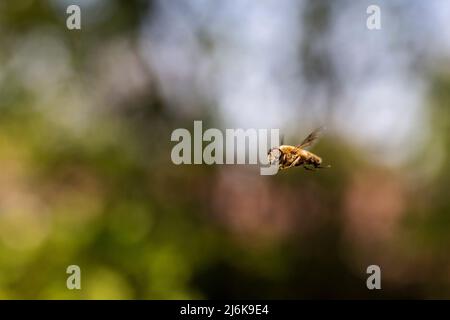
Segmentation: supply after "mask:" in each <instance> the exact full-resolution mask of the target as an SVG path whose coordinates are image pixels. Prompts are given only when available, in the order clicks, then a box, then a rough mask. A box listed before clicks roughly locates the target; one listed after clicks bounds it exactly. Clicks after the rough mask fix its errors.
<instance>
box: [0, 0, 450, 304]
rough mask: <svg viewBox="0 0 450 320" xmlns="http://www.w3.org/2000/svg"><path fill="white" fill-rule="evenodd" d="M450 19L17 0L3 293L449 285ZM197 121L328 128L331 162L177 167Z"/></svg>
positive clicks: (9, 73) (395, 7) (0, 68)
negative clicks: (178, 152)
mask: <svg viewBox="0 0 450 320" xmlns="http://www.w3.org/2000/svg"><path fill="white" fill-rule="evenodd" d="M70 4H78V5H79V6H80V7H81V14H82V16H81V17H82V29H81V30H78V31H77V30H74V31H70V30H68V29H67V28H66V18H67V16H68V15H67V14H66V8H67V6H68V5H70ZM371 4H376V5H378V6H380V8H381V24H382V28H381V30H375V31H371V30H368V29H367V27H366V19H367V17H368V14H367V13H366V9H367V7H368V6H369V5H371ZM449 21H450V2H448V1H443V0H442V1H441V0H432V1H418V0H417V1H407V0H397V1H345V0H339V1H322V0H319V1H317V0H314V1H301V0H299V1H293V0H292V1H291V0H281V1H275V0H274V1H269V0H262V1H249V0H243V1H238V0H229V1H208V0H192V1H182V0H173V1H163V0H159V1H156V0H155V1H138V0H135V1H128V0H127V1H125V0H84V1H81V0H79V1H76V0H73V1H68V0H67V1H66V0H64V1H57V0H53V1H44V0H21V1H1V2H0V298H2V299H33V298H41V299H180V298H181V299H184V298H187V299H191V298H201V299H203V298H276V299H293V298H374V299H375V298H450V255H449V247H450V232H449V231H450V198H449V194H448V191H449V185H450V183H449V182H450V173H449V170H448V169H449V168H448V164H449V152H450V130H449V129H450V127H449V124H450V117H449V110H450V28H449V23H450V22H449ZM194 120H203V124H204V128H209V127H215V128H221V129H225V128H280V130H281V132H282V133H283V134H284V136H285V142H286V143H290V144H296V143H299V142H300V141H301V140H302V139H303V138H304V136H306V135H307V134H308V133H309V132H310V131H311V130H312V129H313V128H315V127H317V126H319V125H325V126H326V127H327V131H326V134H325V135H324V137H323V138H322V140H321V141H320V143H318V144H317V145H316V146H315V147H314V149H312V151H313V152H315V153H317V154H319V155H320V156H322V157H323V158H324V162H325V163H330V164H331V165H332V169H330V170H323V171H320V172H309V171H305V170H301V169H297V168H296V169H291V170H287V171H283V172H280V173H279V174H278V175H276V176H261V175H259V167H258V166H249V165H247V166H246V165H221V166H219V165H217V166H207V165H179V166H177V165H174V164H173V163H172V162H171V159H170V151H171V149H172V147H173V146H174V144H175V143H173V142H171V141H170V134H171V132H172V131H173V130H174V129H176V128H187V129H189V130H193V121H194ZM72 264H76V265H79V266H80V267H81V275H82V280H81V285H82V290H79V291H77V290H72V291H71V290H68V289H67V288H66V278H67V276H68V275H67V274H66V268H67V266H68V265H72ZM371 264H377V265H379V266H380V267H381V272H382V290H378V291H377V290H374V291H369V290H368V289H367V288H366V279H367V276H368V275H367V274H366V268H367V266H368V265H371Z"/></svg>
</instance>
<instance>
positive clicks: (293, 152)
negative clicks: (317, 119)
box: [267, 127, 330, 170]
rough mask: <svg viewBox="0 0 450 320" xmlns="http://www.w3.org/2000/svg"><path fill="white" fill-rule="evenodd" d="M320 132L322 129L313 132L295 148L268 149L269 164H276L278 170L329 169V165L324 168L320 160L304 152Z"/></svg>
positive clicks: (310, 153) (282, 146)
mask: <svg viewBox="0 0 450 320" xmlns="http://www.w3.org/2000/svg"><path fill="white" fill-rule="evenodd" d="M321 131H322V127H320V128H318V129H316V130H314V131H313V132H311V133H310V134H309V135H308V136H307V137H306V138H305V140H303V142H302V143H301V144H299V145H297V146H288V145H281V146H279V147H275V148H272V149H270V150H269V152H268V154H267V157H268V160H269V164H273V163H276V162H278V165H279V168H280V169H287V168H291V167H298V166H303V168H305V169H306V170H316V169H321V168H329V167H330V166H329V165H328V166H326V167H323V166H322V158H320V157H319V156H317V155H315V154H314V153H312V152H309V151H307V150H305V148H307V147H310V146H311V145H312V144H313V142H314V141H316V140H317V138H318V137H319V135H320V133H321Z"/></svg>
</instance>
